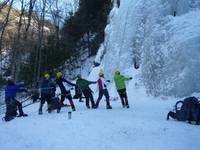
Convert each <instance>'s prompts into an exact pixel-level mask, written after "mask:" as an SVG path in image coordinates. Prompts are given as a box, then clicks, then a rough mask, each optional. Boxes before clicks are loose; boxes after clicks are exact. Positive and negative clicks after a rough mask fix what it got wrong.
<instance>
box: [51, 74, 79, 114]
mask: <svg viewBox="0 0 200 150" xmlns="http://www.w3.org/2000/svg"><path fill="white" fill-rule="evenodd" d="M55 81H56V83H57V84H58V86H59V88H60V91H61V100H60V102H59V108H58V113H59V112H60V109H61V107H62V106H63V105H64V104H63V102H64V100H65V98H67V99H68V100H69V103H70V105H71V108H72V110H73V111H76V108H75V105H74V102H73V100H72V96H71V92H70V87H69V85H70V86H76V84H73V83H71V82H69V81H67V80H66V79H65V78H63V75H62V72H58V73H56V80H55ZM64 82H65V83H67V84H68V85H65V86H67V87H65V86H64V84H63V83H64Z"/></svg>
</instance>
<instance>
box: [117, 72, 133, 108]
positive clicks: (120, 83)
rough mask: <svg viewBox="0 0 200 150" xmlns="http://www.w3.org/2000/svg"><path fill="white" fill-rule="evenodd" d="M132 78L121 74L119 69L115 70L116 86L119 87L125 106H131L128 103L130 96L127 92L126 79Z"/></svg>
mask: <svg viewBox="0 0 200 150" xmlns="http://www.w3.org/2000/svg"><path fill="white" fill-rule="evenodd" d="M128 80H132V77H129V78H127V77H124V76H123V75H121V74H120V71H119V70H116V71H115V75H114V81H115V86H116V88H117V92H118V94H119V96H120V99H121V103H122V106H123V108H125V107H126V108H129V103H128V97H127V93H126V84H125V81H128Z"/></svg>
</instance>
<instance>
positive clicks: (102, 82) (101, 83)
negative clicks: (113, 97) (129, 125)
mask: <svg viewBox="0 0 200 150" xmlns="http://www.w3.org/2000/svg"><path fill="white" fill-rule="evenodd" d="M109 82H110V80H106V79H105V78H104V72H103V70H100V72H99V79H98V81H97V83H98V87H99V97H98V99H97V102H96V108H98V107H99V102H100V101H101V99H102V97H103V95H104V96H105V97H106V109H112V107H111V106H110V97H109V93H108V89H107V86H108V83H109Z"/></svg>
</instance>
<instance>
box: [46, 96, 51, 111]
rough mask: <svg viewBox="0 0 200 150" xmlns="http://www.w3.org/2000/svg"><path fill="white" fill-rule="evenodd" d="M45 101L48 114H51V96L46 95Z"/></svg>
mask: <svg viewBox="0 0 200 150" xmlns="http://www.w3.org/2000/svg"><path fill="white" fill-rule="evenodd" d="M46 101H47V106H48V107H47V108H48V113H51V110H52V109H51V107H52V106H51V95H46Z"/></svg>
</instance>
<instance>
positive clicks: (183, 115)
mask: <svg viewBox="0 0 200 150" xmlns="http://www.w3.org/2000/svg"><path fill="white" fill-rule="evenodd" d="M169 117H172V118H173V119H176V120H178V121H188V122H189V123H192V124H199V123H200V102H199V101H198V99H197V98H196V97H188V98H185V99H184V100H183V101H178V102H176V104H175V109H174V111H170V112H169V113H168V115H167V119H169Z"/></svg>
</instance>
